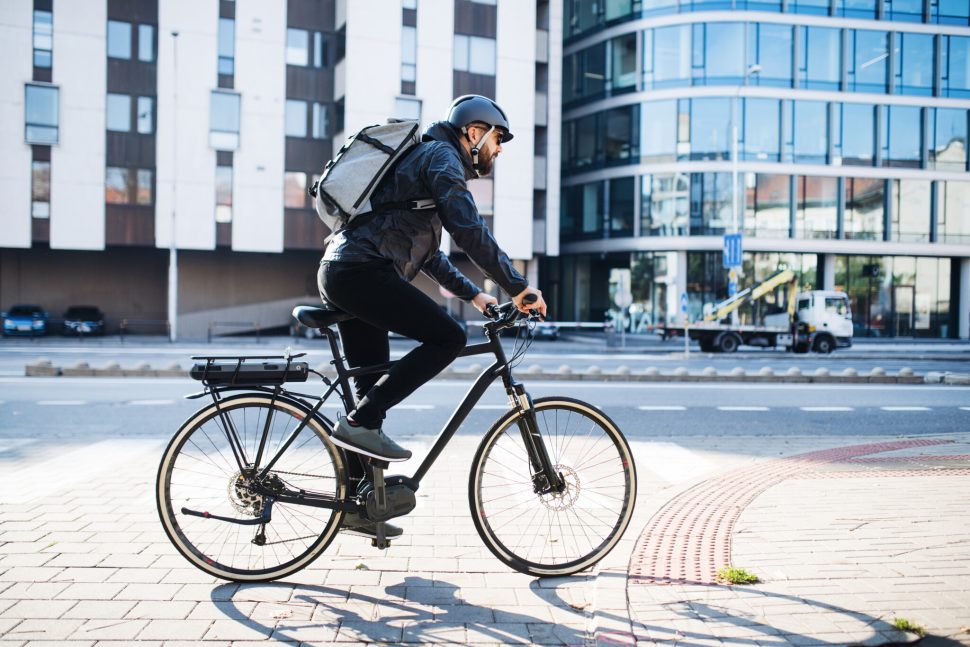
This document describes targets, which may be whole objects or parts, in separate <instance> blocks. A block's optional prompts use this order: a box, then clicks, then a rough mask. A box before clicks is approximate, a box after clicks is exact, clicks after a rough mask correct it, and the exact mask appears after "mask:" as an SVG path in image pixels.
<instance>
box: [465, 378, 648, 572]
mask: <svg viewBox="0 0 970 647" xmlns="http://www.w3.org/2000/svg"><path fill="white" fill-rule="evenodd" d="M534 406H535V416H536V423H537V427H538V430H539V433H540V434H541V435H542V442H544V443H545V446H546V450H547V452H548V454H549V460H550V462H551V463H552V464H553V465H554V466H555V468H556V471H557V472H559V474H560V475H561V476H562V478H563V480H564V481H565V485H566V489H565V490H564V491H563V492H562V493H552V494H539V493H537V492H536V489H535V487H534V481H533V478H532V477H533V475H534V470H533V469H532V466H531V462H530V460H529V457H528V453H527V451H526V448H525V445H524V443H523V440H522V434H521V432H520V431H519V426H518V424H517V423H518V421H519V420H520V417H521V416H522V415H523V414H522V413H521V412H520V411H512V412H509V413H508V414H506V416H505V417H504V418H502V419H501V420H499V421H498V422H497V423H496V424H495V425H494V426H493V427H492V428H491V429H490V430H489V432H488V433H487V434H486V436H485V438H484V439H483V440H482V443H481V445H479V448H478V451H477V453H476V454H475V460H474V462H473V464H472V473H471V478H470V480H469V485H468V499H469V503H470V505H471V509H472V519H473V520H474V522H475V528H476V529H477V530H478V534H479V535H480V536H481V538H482V541H484V542H485V545H486V546H488V548H489V550H491V551H492V553H493V554H494V555H495V556H496V557H497V558H498V559H500V560H501V561H502V562H504V563H505V564H507V565H508V566H511V567H512V568H514V569H515V570H517V571H520V572H522V573H527V574H529V575H534V576H538V577H543V576H556V575H570V574H572V573H577V572H579V571H582V570H584V569H587V568H589V567H590V566H592V565H593V564H595V563H596V562H598V561H599V560H601V559H602V558H603V557H605V556H606V554H607V553H609V552H610V550H612V549H613V547H614V546H615V545H616V543H617V542H618V541H619V540H620V537H621V536H622V535H623V531H624V530H626V527H627V525H628V524H629V523H630V517H631V515H632V514H633V505H634V501H635V500H636V490H637V478H636V468H635V466H634V464H633V456H632V454H631V452H630V447H629V445H628V444H627V441H626V439H625V438H624V437H623V434H622V433H620V430H619V429H617V427H616V425H615V424H613V421H612V420H610V419H609V418H608V417H607V416H606V415H604V414H603V413H602V412H601V411H599V410H598V409H596V408H595V407H593V406H592V405H589V404H586V403H584V402H580V401H579V400H573V399H571V398H562V397H551V398H541V399H539V400H536V401H535V404H534Z"/></svg>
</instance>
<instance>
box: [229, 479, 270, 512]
mask: <svg viewBox="0 0 970 647" xmlns="http://www.w3.org/2000/svg"><path fill="white" fill-rule="evenodd" d="M251 482H252V481H250V479H249V478H248V477H247V476H246V475H244V474H243V473H242V472H239V471H237V472H236V473H235V474H233V475H232V476H231V477H230V478H229V488H228V490H229V504H230V505H231V506H232V507H233V508H234V509H235V510H236V512H238V513H239V514H251V515H252V516H254V517H258V516H259V515H261V514H262V513H263V497H262V496H260V495H259V494H256V493H254V492H253V491H252V490H251V488H250V483H251Z"/></svg>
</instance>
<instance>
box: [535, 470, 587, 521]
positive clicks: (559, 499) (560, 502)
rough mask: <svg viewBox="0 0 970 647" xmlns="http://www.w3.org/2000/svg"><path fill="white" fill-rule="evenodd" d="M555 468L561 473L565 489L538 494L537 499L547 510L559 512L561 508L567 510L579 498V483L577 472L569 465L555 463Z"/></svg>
mask: <svg viewBox="0 0 970 647" xmlns="http://www.w3.org/2000/svg"><path fill="white" fill-rule="evenodd" d="M555 470H556V471H557V472H559V474H560V475H562V479H563V481H564V482H565V484H566V489H564V490H563V491H562V492H556V493H551V494H543V495H540V496H539V500H540V501H542V505H544V506H546V508H548V509H549V510H553V511H555V512H561V511H562V510H568V509H569V508H571V507H573V505H574V504H575V503H576V501H577V500H578V499H579V492H580V489H581V488H580V484H579V474H577V473H576V470H574V469H573V468H571V467H567V466H566V465H556V466H555Z"/></svg>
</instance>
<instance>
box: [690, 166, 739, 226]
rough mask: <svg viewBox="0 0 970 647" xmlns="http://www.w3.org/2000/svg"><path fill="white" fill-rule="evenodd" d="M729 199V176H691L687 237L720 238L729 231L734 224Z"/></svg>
mask: <svg viewBox="0 0 970 647" xmlns="http://www.w3.org/2000/svg"><path fill="white" fill-rule="evenodd" d="M739 179H743V176H742V177H741V178H739ZM732 196H733V192H732V191H731V174H730V173H693V174H691V179H690V232H691V235H700V236H720V235H721V234H723V233H725V232H727V231H730V228H731V227H732V223H733V222H734V218H733V214H732V202H731V200H732ZM739 224H740V223H739Z"/></svg>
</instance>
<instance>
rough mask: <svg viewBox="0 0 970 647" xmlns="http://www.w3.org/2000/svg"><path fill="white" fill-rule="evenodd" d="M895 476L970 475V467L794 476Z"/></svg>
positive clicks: (826, 477)
mask: <svg viewBox="0 0 970 647" xmlns="http://www.w3.org/2000/svg"><path fill="white" fill-rule="evenodd" d="M894 476H970V467H945V468H939V469H936V468H931V467H927V468H923V469H917V470H851V471H847V472H841V471H834V472H829V471H826V472H810V473H805V474H797V475H796V476H794V477H793V478H796V479H803V480H812V479H854V478H867V477H878V478H892V477H894Z"/></svg>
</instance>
